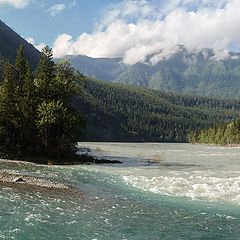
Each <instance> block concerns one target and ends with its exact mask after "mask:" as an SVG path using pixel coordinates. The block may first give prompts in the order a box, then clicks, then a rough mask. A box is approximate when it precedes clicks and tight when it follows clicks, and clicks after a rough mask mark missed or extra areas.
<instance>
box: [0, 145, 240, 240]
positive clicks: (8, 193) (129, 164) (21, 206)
mask: <svg viewBox="0 0 240 240" xmlns="http://www.w3.org/2000/svg"><path fill="white" fill-rule="evenodd" d="M79 147H80V148H81V149H84V150H87V151H89V150H91V151H90V152H89V154H91V155H93V156H96V157H99V158H107V159H113V160H121V161H123V164H114V165H83V166H40V165H24V164H23V165H19V164H13V163H11V164H10V163H3V162H2V163H1V164H0V171H8V172H9V173H18V174H24V175H31V176H37V177H43V178H47V179H51V180H57V181H60V182H62V183H65V184H69V185H71V186H74V187H76V188H78V189H79V190H80V191H83V192H84V193H85V196H84V197H83V198H80V197H79V198H77V197H76V196H75V197H74V196H66V195H64V196H62V195H50V194H46V193H44V192H31V191H23V190H20V189H17V188H6V187H1V188H0V201H1V205H0V239H17V240H26V239H48V238H49V239H53V240H55V239H91V240H108V239H109V240H110V239H111V240H118V239H119V240H120V239H122V240H123V239H125V240H126V239H129V240H135V239H136V240H137V239H138V240H147V239H149V240H150V239H152V240H158V239H163V240H164V239H231V240H234V239H239V235H240V149H239V148H224V147H210V146H202V145H190V144H160V143H159V144H158V143H156V144H155V143H136V144H135V143H80V144H79ZM149 160H151V163H149Z"/></svg>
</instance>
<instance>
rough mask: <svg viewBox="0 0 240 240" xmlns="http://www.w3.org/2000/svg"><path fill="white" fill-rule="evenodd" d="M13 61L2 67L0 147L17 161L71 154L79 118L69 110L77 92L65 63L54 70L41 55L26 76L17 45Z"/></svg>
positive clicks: (27, 67) (45, 55)
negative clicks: (24, 158)
mask: <svg viewBox="0 0 240 240" xmlns="http://www.w3.org/2000/svg"><path fill="white" fill-rule="evenodd" d="M16 56H17V57H16V60H15V62H14V63H11V62H10V61H9V60H4V61H2V74H1V78H2V79H1V82H2V84H1V87H0V145H1V147H2V148H3V149H8V150H11V151H13V152H15V153H16V154H17V155H18V156H21V155H43V156H51V157H58V156H61V157H63V156H66V155H69V154H71V153H73V152H74V150H75V146H76V143H77V140H78V139H79V135H80V133H79V131H80V128H81V118H80V116H79V114H78V113H77V112H76V111H75V110H74V109H73V107H72V97H73V96H74V95H76V94H77V92H78V91H79V88H78V86H77V85H76V83H75V78H76V76H75V72H74V70H73V69H72V68H71V66H70V65H69V64H68V63H67V62H60V63H58V64H55V63H54V61H53V57H52V50H51V49H50V48H48V47H45V48H44V49H43V52H42V53H41V55H40V59H39V62H38V65H37V68H36V70H35V71H34V72H33V71H32V70H31V67H30V64H29V63H28V61H27V60H26V57H25V53H24V48H23V46H22V45H21V46H20V48H19V49H18V51H17V55H16Z"/></svg>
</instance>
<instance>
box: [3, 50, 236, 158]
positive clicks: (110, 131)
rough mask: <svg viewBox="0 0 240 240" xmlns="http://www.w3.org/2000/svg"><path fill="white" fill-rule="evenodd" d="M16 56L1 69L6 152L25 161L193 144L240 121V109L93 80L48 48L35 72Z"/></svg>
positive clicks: (219, 102) (21, 52) (22, 57)
mask: <svg viewBox="0 0 240 240" xmlns="http://www.w3.org/2000/svg"><path fill="white" fill-rule="evenodd" d="M16 56H17V57H16V60H15V61H14V62H10V61H9V60H1V64H0V66H1V69H0V73H1V82H2V84H1V87H0V145H1V146H2V148H4V149H6V148H7V149H13V150H14V151H15V152H17V154H18V155H44V156H51V157H52V156H54V157H60V156H61V157H64V156H67V155H69V154H72V153H74V151H75V150H76V148H75V147H76V144H77V142H78V141H81V140H82V141H149V142H186V141H188V138H187V135H188V134H189V133H190V132H193V131H200V130H201V129H209V128H211V127H212V126H214V125H216V124H220V123H229V122H231V121H234V119H237V118H239V110H240V101H236V100H219V99H214V98H207V97H196V96H190V95H189V96H184V95H179V94H169V93H163V92H160V91H155V90H149V89H145V88H142V87H133V86H127V85H122V84H116V83H107V82H103V81H98V80H94V79H90V78H87V77H85V76H84V75H82V74H81V73H80V72H75V71H74V69H73V68H72V67H71V66H70V64H69V63H68V62H66V61H60V62H58V63H54V61H53V57H52V50H51V49H50V48H48V47H46V48H45V49H44V50H43V52H42V53H41V55H40V59H39V62H38V65H37V68H36V69H33V70H32V69H31V67H30V64H29V63H28V61H27V59H26V57H25V54H24V48H23V46H21V47H20V48H19V49H18V51H17V55H16ZM190 140H191V139H190Z"/></svg>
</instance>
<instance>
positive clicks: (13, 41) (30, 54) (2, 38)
mask: <svg viewBox="0 0 240 240" xmlns="http://www.w3.org/2000/svg"><path fill="white" fill-rule="evenodd" d="M20 45H23V47H24V50H25V54H26V58H27V60H28V61H29V63H30V65H31V66H32V67H33V68H35V67H36V65H37V62H38V59H39V55H40V52H39V51H38V50H37V49H36V48H35V47H34V46H33V45H32V44H30V43H28V42H27V41H26V40H25V39H24V38H22V37H21V36H20V35H19V34H17V33H16V32H15V31H13V30H12V29H11V28H10V27H9V26H7V25H6V24H5V23H4V22H3V21H1V20H0V56H1V57H2V58H8V59H9V60H11V61H14V59H15V58H16V52H17V49H18V48H19V46H20Z"/></svg>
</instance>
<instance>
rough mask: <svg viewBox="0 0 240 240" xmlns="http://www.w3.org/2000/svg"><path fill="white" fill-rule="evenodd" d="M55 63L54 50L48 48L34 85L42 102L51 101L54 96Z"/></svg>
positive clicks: (41, 59)
mask: <svg viewBox="0 0 240 240" xmlns="http://www.w3.org/2000/svg"><path fill="white" fill-rule="evenodd" d="M54 78H55V63H54V61H53V52H52V49H51V48H49V47H48V46H46V47H45V48H44V49H43V50H42V53H41V56H40V60H39V63H38V67H37V71H36V77H35V80H34V84H35V86H36V91H37V92H36V93H37V96H38V98H39V99H40V100H41V101H44V100H51V99H52V98H53V95H54V89H53V84H54Z"/></svg>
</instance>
